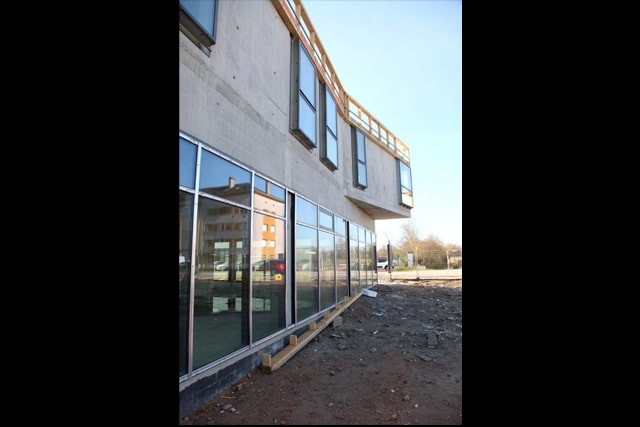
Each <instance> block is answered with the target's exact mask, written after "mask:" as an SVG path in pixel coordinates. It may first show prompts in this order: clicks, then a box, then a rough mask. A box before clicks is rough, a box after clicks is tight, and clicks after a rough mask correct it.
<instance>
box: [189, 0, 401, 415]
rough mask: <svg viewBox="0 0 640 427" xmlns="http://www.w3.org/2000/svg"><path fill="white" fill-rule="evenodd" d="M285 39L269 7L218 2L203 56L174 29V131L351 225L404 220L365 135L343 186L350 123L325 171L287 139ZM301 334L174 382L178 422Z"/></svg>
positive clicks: (389, 159)
mask: <svg viewBox="0 0 640 427" xmlns="http://www.w3.org/2000/svg"><path fill="white" fill-rule="evenodd" d="M295 37H297V35H295V34H292V33H291V32H290V30H289V28H288V25H286V23H285V22H284V20H283V17H282V16H281V14H280V13H279V12H278V9H277V7H276V4H275V2H273V1H270V0H262V1H218V2H217V15H216V38H215V44H214V45H213V46H211V48H210V52H209V53H208V54H207V53H206V52H205V51H203V50H202V49H201V48H200V47H198V46H196V44H194V42H192V40H191V39H190V38H188V37H187V36H186V35H185V34H184V33H183V32H182V31H179V92H180V93H179V127H180V132H183V133H185V134H188V135H189V136H191V137H193V138H194V139H197V140H198V141H200V142H201V143H203V144H206V145H208V146H210V147H212V148H213V149H215V151H216V152H219V153H221V154H223V155H224V156H226V157H227V158H229V159H231V160H233V161H235V162H237V163H238V164H240V165H242V166H244V167H246V168H247V169H249V170H253V171H255V172H257V173H259V174H261V175H264V176H265V177H268V178H270V179H271V180H273V181H274V182H275V183H277V184H279V185H281V186H282V187H284V188H285V189H286V190H287V191H288V192H290V193H292V194H299V195H301V196H304V197H305V198H307V199H309V200H311V201H313V202H314V203H316V204H317V205H319V206H320V207H323V208H326V209H328V210H330V211H331V212H333V213H335V214H336V215H339V216H341V217H342V218H344V219H346V220H347V221H349V222H353V223H355V224H358V225H359V226H361V227H364V228H367V229H369V230H374V229H375V220H376V219H389V218H409V217H410V216H411V209H410V208H408V207H406V206H403V205H400V204H399V201H398V200H399V195H398V192H399V178H398V175H397V165H396V162H397V159H396V157H394V155H393V153H391V152H390V151H389V150H388V149H386V148H385V147H384V146H382V145H380V144H379V143H377V142H376V141H374V140H373V139H372V138H371V137H370V135H367V134H365V140H366V156H367V180H368V185H367V188H366V189H359V188H356V187H355V186H354V184H353V149H352V137H351V128H352V126H353V124H352V123H349V122H348V120H346V119H345V118H344V117H342V116H341V115H340V114H338V168H337V169H336V170H334V171H332V170H330V169H329V168H328V167H326V166H325V165H324V164H323V163H322V162H321V161H320V154H319V152H320V150H319V149H318V148H314V149H308V148H306V147H305V146H304V145H303V144H301V142H300V141H299V140H298V139H297V138H296V137H295V136H294V135H293V134H292V132H291V131H290V104H291V101H290V99H291V87H292V84H291V67H292V64H291V50H292V40H293V39H294V38H295ZM362 71H363V72H366V70H362ZM318 76H320V73H318ZM318 78H319V77H318ZM346 89H347V90H348V88H346ZM319 90H320V86H319V85H318V84H317V85H316V94H318V93H319ZM288 227H289V230H290V229H291V228H292V227H293V224H289V226H288ZM375 280H377V278H376V279H375ZM305 327H306V325H303V324H296V325H294V326H292V327H290V328H288V329H283V330H282V331H281V332H280V333H278V334H275V335H273V336H271V337H270V338H269V339H268V340H265V341H263V342H260V343H258V344H257V345H254V346H251V347H250V348H249V349H246V350H243V351H241V352H239V353H238V354H233V355H231V356H230V357H228V358H225V359H224V360H223V361H221V362H220V363H218V364H216V365H215V366H212V367H210V368H209V369H205V370H204V371H201V372H197V373H194V374H193V375H190V376H189V377H188V378H182V379H181V381H180V385H179V388H180V412H181V414H183V413H186V412H188V411H190V410H192V409H195V408H196V407H197V406H199V405H200V404H202V403H204V401H205V400H206V399H207V398H209V397H211V396H212V395H215V394H217V393H219V392H220V391H222V390H223V389H224V388H225V387H227V386H229V385H230V384H232V383H233V382H234V381H236V380H238V379H239V378H241V377H242V376H243V375H245V374H246V373H248V372H250V371H251V370H252V369H254V368H256V367H257V366H258V365H259V364H260V361H261V359H260V356H261V354H262V353H264V352H265V351H269V352H271V353H274V352H275V351H277V350H279V349H281V348H283V347H284V346H286V345H287V344H288V336H289V335H291V334H292V333H295V332H296V331H300V330H303V329H304V328H305Z"/></svg>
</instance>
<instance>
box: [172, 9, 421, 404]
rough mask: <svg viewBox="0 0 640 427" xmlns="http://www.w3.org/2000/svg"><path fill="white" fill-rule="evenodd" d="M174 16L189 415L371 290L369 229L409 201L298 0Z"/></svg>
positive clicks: (407, 207)
mask: <svg viewBox="0 0 640 427" xmlns="http://www.w3.org/2000/svg"><path fill="white" fill-rule="evenodd" d="M179 4H180V8H179V15H180V16H179V158H180V167H179V208H178V215H179V230H178V231H179V246H178V250H179V288H180V300H179V304H180V309H179V325H180V326H179V367H178V377H179V395H180V416H182V415H183V414H185V413H187V412H189V411H191V410H193V409H195V408H197V407H198V406H200V405H201V404H203V403H204V402H205V401H206V400H207V399H209V398H210V397H212V396H214V395H216V394H218V393H219V392H221V391H222V390H224V389H225V388H226V387H228V386H229V385H231V384H232V383H234V382H235V381H237V380H238V379H240V378H241V377H243V376H244V375H246V374H247V373H249V372H251V371H252V370H254V369H256V368H257V367H259V366H261V365H263V364H267V365H269V364H271V363H273V360H274V359H272V358H271V357H272V356H273V357H274V358H275V357H276V355H278V354H282V353H283V351H285V350H286V349H287V348H288V347H289V346H290V345H291V344H296V338H301V339H302V338H303V337H305V336H308V334H309V333H310V331H311V332H313V330H315V329H316V328H318V325H321V324H322V322H323V321H324V322H326V321H328V320H330V319H331V315H332V314H334V313H339V310H340V309H341V308H342V307H344V306H345V305H347V304H349V303H351V302H353V301H354V300H355V299H357V298H358V297H359V296H360V295H361V294H362V292H363V290H364V289H367V288H369V287H371V286H373V285H375V284H376V283H377V280H378V278H377V269H376V261H377V256H376V247H377V241H376V233H375V220H379V219H391V218H409V217H410V216H411V208H412V207H413V191H412V184H411V163H410V156H409V148H408V147H407V145H405V144H404V143H403V142H402V141H401V140H400V139H398V138H397V137H396V136H395V135H394V134H393V133H392V132H391V131H390V130H389V129H387V128H386V127H385V126H384V124H383V123H380V121H378V120H377V119H376V118H375V117H374V116H373V114H371V113H370V112H369V111H367V110H366V109H365V107H364V106H362V105H360V104H359V103H358V102H357V101H356V100H355V99H353V98H351V97H350V96H349V94H348V92H347V90H348V89H349V88H344V87H343V86H342V84H341V83H340V80H339V78H338V75H337V73H336V70H334V69H333V67H332V65H331V61H330V59H329V58H328V57H327V55H326V52H325V51H324V48H323V46H322V43H321V42H320V37H321V35H319V34H317V33H316V31H315V30H314V28H313V25H312V23H311V20H310V19H309V17H308V16H307V14H306V12H305V9H304V7H303V5H302V4H301V3H300V1H299V0H260V1H219V0H199V1H192V0H180V2H179ZM355 36H357V35H354V39H353V40H354V49H357V45H356V43H355V40H356V37H355ZM345 43H349V40H345ZM362 72H367V70H362ZM305 334H307V335H305ZM280 360H281V359H280ZM271 367H273V365H271Z"/></svg>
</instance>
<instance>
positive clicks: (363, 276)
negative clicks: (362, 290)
mask: <svg viewBox="0 0 640 427" xmlns="http://www.w3.org/2000/svg"><path fill="white" fill-rule="evenodd" d="M359 231H360V233H359V236H360V239H359V242H358V258H359V259H358V261H359V263H358V267H359V269H360V285H361V286H363V287H364V286H365V284H366V283H367V250H366V246H365V237H364V236H365V230H364V228H362V227H359Z"/></svg>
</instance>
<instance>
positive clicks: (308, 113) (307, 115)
mask: <svg viewBox="0 0 640 427" xmlns="http://www.w3.org/2000/svg"><path fill="white" fill-rule="evenodd" d="M298 105H299V107H298V127H299V128H300V130H301V131H302V132H304V134H305V135H306V136H307V138H309V140H310V141H311V142H312V143H313V144H314V145H316V112H315V110H314V109H313V108H311V106H309V104H308V103H307V101H306V100H305V99H304V98H303V97H300V102H298Z"/></svg>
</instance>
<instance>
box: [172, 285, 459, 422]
mask: <svg viewBox="0 0 640 427" xmlns="http://www.w3.org/2000/svg"><path fill="white" fill-rule="evenodd" d="M371 290H373V291H376V292H377V295H376V296H375V297H370V296H367V295H364V294H363V295H362V296H360V297H359V298H358V300H356V301H355V302H353V304H351V305H350V306H349V307H348V308H347V309H346V310H345V311H344V312H343V313H342V314H341V317H342V324H341V325H340V324H339V323H340V322H339V321H334V322H333V324H331V325H329V326H327V327H326V328H325V329H324V330H323V331H322V332H320V333H319V334H318V336H317V337H316V338H315V339H314V340H313V341H311V342H310V343H309V344H307V345H306V346H305V347H304V348H303V349H301V350H300V351H299V352H298V353H297V354H296V355H294V356H293V357H292V358H291V359H290V360H289V361H288V362H286V363H285V364H284V365H283V366H282V367H280V368H279V369H277V370H276V371H274V372H273V373H271V374H266V373H262V372H261V371H260V369H256V370H254V371H253V372H252V373H250V374H248V375H247V376H245V377H244V378H242V379H241V380H240V381H238V382H237V383H236V384H234V385H232V386H231V387H229V388H228V389H226V390H224V391H223V392H222V393H220V394H218V395H217V396H215V397H214V398H212V399H210V400H209V401H208V402H206V403H205V404H204V405H202V406H201V407H200V408H198V409H196V410H195V411H193V412H192V413H189V414H187V415H186V416H184V417H182V418H181V419H180V425H193V424H197V425H229V424H251V425H278V424H293V425H311V424H314V425H322V424H325V425H326V424H364V425H372V424H419V425H444V424H448V425H459V424H462V280H461V279H457V280H422V281H403V282H401V281H396V282H394V283H387V284H378V285H377V286H375V287H373V288H372V289H371Z"/></svg>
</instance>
